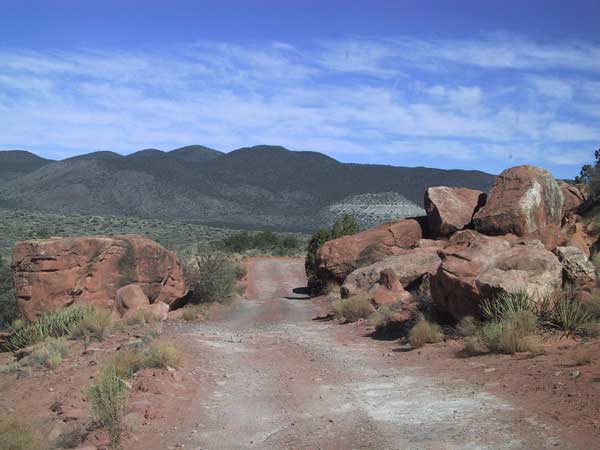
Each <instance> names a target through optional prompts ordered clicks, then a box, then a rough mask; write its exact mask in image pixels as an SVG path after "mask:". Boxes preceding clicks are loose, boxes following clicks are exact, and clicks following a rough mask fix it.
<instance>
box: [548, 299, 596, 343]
mask: <svg viewBox="0 0 600 450" xmlns="http://www.w3.org/2000/svg"><path fill="white" fill-rule="evenodd" d="M591 319H592V316H591V314H589V313H588V312H586V311H585V310H584V308H583V307H582V305H581V302H580V301H579V300H578V299H577V298H576V297H574V296H572V295H562V296H560V297H559V298H558V299H557V300H556V304H555V306H554V314H553V322H554V324H555V325H557V326H558V327H559V328H560V329H561V330H562V331H564V332H565V333H566V334H571V333H575V332H577V331H578V330H580V329H581V327H582V326H583V325H584V324H585V323H588V322H590V321H591Z"/></svg>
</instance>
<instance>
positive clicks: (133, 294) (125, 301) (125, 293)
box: [116, 284, 150, 314]
mask: <svg viewBox="0 0 600 450" xmlns="http://www.w3.org/2000/svg"><path fill="white" fill-rule="evenodd" d="M116 303H117V309H118V311H119V312H120V313H121V314H125V313H126V312H127V311H136V310H138V309H140V308H143V307H144V306H148V305H150V299H149V298H148V296H147V295H146V294H145V293H144V290H143V289H142V288H141V287H140V286H139V285H138V284H128V285H127V286H123V287H122V288H119V289H118V290H117V296H116Z"/></svg>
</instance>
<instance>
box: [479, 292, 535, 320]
mask: <svg viewBox="0 0 600 450" xmlns="http://www.w3.org/2000/svg"><path fill="white" fill-rule="evenodd" d="M535 310H536V305H535V302H534V301H533V300H532V298H531V297H530V296H529V295H528V294H527V293H526V292H515V293H512V292H502V293H501V294H498V295H496V296H494V297H492V298H489V299H484V300H483V301H482V302H481V312H482V313H483V316H484V317H485V318H486V319H487V320H495V321H501V320H503V319H505V318H507V317H510V316H512V315H514V314H516V313H517V312H520V311H531V312H534V311H535Z"/></svg>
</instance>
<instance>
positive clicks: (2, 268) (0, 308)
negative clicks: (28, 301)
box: [0, 255, 20, 330]
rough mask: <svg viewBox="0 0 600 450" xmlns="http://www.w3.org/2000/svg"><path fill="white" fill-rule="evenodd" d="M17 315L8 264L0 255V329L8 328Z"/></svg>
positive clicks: (18, 315) (18, 314)
mask: <svg viewBox="0 0 600 450" xmlns="http://www.w3.org/2000/svg"><path fill="white" fill-rule="evenodd" d="M19 317H20V313H19V309H18V308H17V301H16V298H15V291H14V289H13V282H12V272H11V269H10V265H9V264H8V262H7V261H6V260H5V259H4V258H3V257H2V255H0V330H1V329H5V328H8V326H9V325H10V324H11V323H12V322H14V321H15V320H17V319H18V318H19Z"/></svg>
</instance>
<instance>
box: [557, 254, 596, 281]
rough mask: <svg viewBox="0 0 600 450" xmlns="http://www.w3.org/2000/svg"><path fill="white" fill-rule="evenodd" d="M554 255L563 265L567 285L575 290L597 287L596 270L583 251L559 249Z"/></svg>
mask: <svg viewBox="0 0 600 450" xmlns="http://www.w3.org/2000/svg"><path fill="white" fill-rule="evenodd" d="M554 253H555V254H556V256H557V257H558V260H559V261H560V262H561V264H562V267H563V277H564V281H565V284H566V285H568V286H569V287H570V288H572V289H575V290H582V289H584V290H590V289H593V288H595V287H596V285H597V282H598V280H597V278H596V269H595V267H594V265H593V264H592V262H591V261H590V260H589V259H588V257H587V256H586V254H585V253H584V252H583V251H582V250H581V249H579V248H577V247H557V248H556V250H554Z"/></svg>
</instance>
